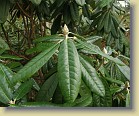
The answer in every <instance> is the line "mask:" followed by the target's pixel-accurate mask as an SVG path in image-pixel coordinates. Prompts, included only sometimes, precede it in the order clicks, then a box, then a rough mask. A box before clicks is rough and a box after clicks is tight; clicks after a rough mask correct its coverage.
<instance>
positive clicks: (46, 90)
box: [36, 73, 58, 102]
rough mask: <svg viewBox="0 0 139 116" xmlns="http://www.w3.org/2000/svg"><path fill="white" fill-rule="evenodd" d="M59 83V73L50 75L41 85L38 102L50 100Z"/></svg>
mask: <svg viewBox="0 0 139 116" xmlns="http://www.w3.org/2000/svg"><path fill="white" fill-rule="evenodd" d="M57 84H58V78H57V74H56V73H55V74H53V75H52V76H51V77H49V78H48V79H47V80H46V81H45V82H44V84H43V85H42V86H41V88H40V91H39V92H38V94H37V98H36V100H37V101H38V102H42V101H50V99H51V98H52V96H53V94H54V92H55V90H56V87H57Z"/></svg>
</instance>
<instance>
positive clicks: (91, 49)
mask: <svg viewBox="0 0 139 116" xmlns="http://www.w3.org/2000/svg"><path fill="white" fill-rule="evenodd" d="M76 41H77V42H79V43H80V44H82V45H83V46H84V47H85V48H86V50H87V49H88V50H89V52H92V53H94V52H95V53H97V54H99V55H101V56H103V57H105V58H107V59H109V60H111V61H113V62H115V63H117V64H119V65H125V64H124V63H123V62H122V61H120V60H119V59H117V58H113V57H112V56H109V55H107V54H105V53H103V52H102V51H101V50H100V48H99V47H98V46H96V45H94V44H91V43H86V42H83V41H81V40H79V39H76Z"/></svg>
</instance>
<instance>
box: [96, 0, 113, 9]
mask: <svg viewBox="0 0 139 116" xmlns="http://www.w3.org/2000/svg"><path fill="white" fill-rule="evenodd" d="M112 1H113V0H99V2H98V4H97V5H98V6H99V7H100V8H103V7H105V6H107V5H109V4H110V3H111V2H112Z"/></svg>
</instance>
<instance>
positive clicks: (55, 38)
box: [34, 35, 64, 42]
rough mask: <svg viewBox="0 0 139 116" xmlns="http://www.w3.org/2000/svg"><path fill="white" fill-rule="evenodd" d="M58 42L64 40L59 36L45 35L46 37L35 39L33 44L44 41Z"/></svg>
mask: <svg viewBox="0 0 139 116" xmlns="http://www.w3.org/2000/svg"><path fill="white" fill-rule="evenodd" d="M59 40H64V37H62V36H59V35H47V36H44V37H40V38H37V39H35V40H34V42H45V41H46V42H47V41H52V42H55V41H59Z"/></svg>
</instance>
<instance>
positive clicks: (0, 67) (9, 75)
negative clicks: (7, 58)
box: [0, 63, 14, 88]
mask: <svg viewBox="0 0 139 116" xmlns="http://www.w3.org/2000/svg"><path fill="white" fill-rule="evenodd" d="M0 70H2V71H3V73H4V76H5V79H6V81H7V83H8V86H9V87H11V88H12V84H11V80H12V78H13V74H14V73H13V72H12V71H11V70H10V68H8V67H7V66H4V65H3V64H1V63H0Z"/></svg>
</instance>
